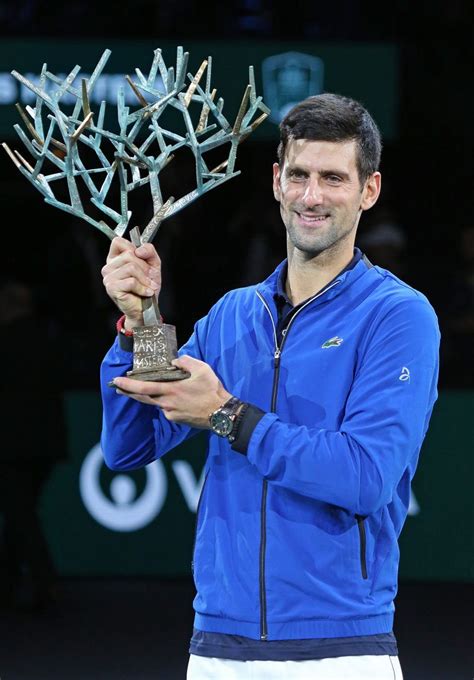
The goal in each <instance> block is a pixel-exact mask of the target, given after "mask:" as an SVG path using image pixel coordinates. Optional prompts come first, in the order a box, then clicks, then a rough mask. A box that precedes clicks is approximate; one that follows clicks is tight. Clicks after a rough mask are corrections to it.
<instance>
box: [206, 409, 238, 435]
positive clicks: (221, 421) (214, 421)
mask: <svg viewBox="0 0 474 680" xmlns="http://www.w3.org/2000/svg"><path fill="white" fill-rule="evenodd" d="M232 424H233V423H232V420H231V418H230V417H229V415H228V414H227V413H222V412H217V413H213V414H212V416H211V428H212V431H213V432H215V433H216V434H218V435H219V436H220V437H227V435H228V434H230V433H231V432H232Z"/></svg>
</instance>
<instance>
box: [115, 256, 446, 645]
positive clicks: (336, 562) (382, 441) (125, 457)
mask: <svg viewBox="0 0 474 680" xmlns="http://www.w3.org/2000/svg"><path fill="white" fill-rule="evenodd" d="M282 266H283V263H282V265H280V266H279V267H278V268H277V270H276V271H275V272H274V273H273V274H272V275H271V276H270V277H269V278H268V279H267V280H266V281H265V282H264V283H263V284H261V285H258V286H250V287H248V288H242V289H238V290H233V291H231V292H229V293H228V294H226V295H225V296H224V297H223V298H222V299H221V300H219V301H218V302H217V303H216V305H215V306H214V307H213V308H212V309H211V310H210V312H209V314H208V315H207V316H206V317H204V318H203V319H201V320H200V321H198V322H197V324H196V326H195V330H194V333H193V335H192V337H191V338H190V340H189V341H188V342H187V344H186V345H185V346H184V347H182V348H181V350H180V354H189V355H191V356H194V357H196V358H197V359H201V360H202V361H205V362H207V363H208V364H209V365H210V366H211V367H212V368H213V370H214V371H215V373H216V374H217V375H218V376H219V378H220V379H221V381H222V383H223V384H224V386H225V388H226V389H227V390H228V391H229V392H231V393H232V394H233V395H235V396H237V397H239V398H240V399H242V400H243V401H246V402H249V403H251V404H254V405H255V406H257V407H259V408H260V409H263V410H264V411H265V412H266V413H265V415H264V416H263V418H261V420H260V421H259V422H258V424H257V426H256V427H255V429H254V431H253V433H252V435H251V438H250V442H249V445H248V450H247V455H243V454H241V453H238V452H236V451H234V450H233V449H232V448H231V447H230V444H229V443H228V441H227V440H226V439H224V438H221V437H218V436H216V435H214V434H211V435H210V436H209V454H208V457H207V461H206V468H207V474H206V481H205V483H204V487H203V491H202V494H201V499H200V503H199V508H198V519H197V533H196V544H195V554H194V578H195V583H196V588H197V595H196V598H195V601H194V607H195V611H196V616H195V627H196V628H198V629H200V630H203V631H209V632H217V633H219V632H221V633H229V634H236V635H243V636H246V637H250V638H254V639H263V640H266V639H267V640H285V639H305V638H319V637H329V638H330V637H346V636H347V637H349V636H359V635H371V634H376V633H385V632H389V631H391V630H392V623H393V612H394V605H393V600H394V596H395V594H396V590H397V572H398V561H399V550H398V543H397V538H398V536H399V534H400V531H401V529H402V526H403V523H404V521H405V518H406V515H407V509H408V504H409V498H410V482H411V479H412V477H413V475H414V473H415V469H416V465H417V462H418V456H419V452H420V447H421V444H422V442H423V438H424V436H425V434H426V431H427V428H428V422H429V418H430V415H431V411H432V408H433V404H434V402H435V400H436V396H437V392H436V383H437V376H438V350H439V331H438V324H437V320H436V316H435V313H434V311H433V309H432V307H431V306H430V304H429V302H428V301H427V299H426V298H425V297H424V296H423V295H422V294H421V293H419V292H418V291H416V290H414V289H413V288H410V287H409V286H408V285H406V284H405V283H403V282H401V281H400V280H399V279H397V278H396V277H395V276H394V275H392V274H391V273H389V272H388V271H386V270H384V269H381V268H379V267H368V266H367V264H366V263H365V262H364V260H360V261H359V262H358V263H357V264H356V265H355V267H354V268H353V269H350V270H348V271H345V272H344V273H343V274H341V275H340V276H339V277H337V279H335V280H334V281H332V282H331V284H329V285H328V286H327V287H326V288H325V289H324V290H323V291H322V292H320V293H318V294H317V295H315V296H313V297H312V298H310V300H308V301H307V302H306V303H305V304H303V305H302V306H301V308H300V309H299V311H298V312H297V313H296V314H295V316H294V317H293V318H292V321H291V322H290V325H289V327H288V329H287V332H286V334H285V335H284V338H283V341H282V344H281V346H280V347H278V346H277V345H276V338H277V336H276V308H275V302H274V293H275V291H276V282H277V278H278V275H279V272H280V270H281V267H282ZM131 356H132V355H131V353H129V352H126V351H124V350H123V349H121V348H120V347H119V344H118V342H117V341H116V342H115V343H114V345H113V346H112V348H111V349H110V351H109V352H108V354H107V356H106V357H105V359H104V362H103V365H102V384H103V388H102V395H103V431H102V449H103V452H104V457H105V460H106V463H107V465H108V466H109V467H110V468H112V469H114V470H129V469H133V468H138V467H141V466H144V465H146V464H148V463H150V462H151V461H153V460H154V459H155V458H157V457H160V456H162V455H163V454H165V453H166V452H167V451H169V450H170V449H172V448H173V447H175V446H176V445H177V444H179V443H180V442H182V441H183V440H184V439H185V438H188V437H190V436H192V435H193V434H195V433H196V432H197V430H194V429H191V428H189V427H187V426H184V425H177V424H174V423H171V422H169V421H167V420H166V418H164V416H163V415H162V413H161V412H160V410H159V409H158V408H156V407H152V406H148V405H144V404H140V403H139V402H137V401H135V400H133V399H129V398H128V397H125V396H120V395H117V394H116V393H115V391H114V390H112V389H110V387H107V381H109V380H111V379H112V378H113V377H115V376H117V375H122V374H124V373H125V372H126V371H127V370H129V369H130V368H131Z"/></svg>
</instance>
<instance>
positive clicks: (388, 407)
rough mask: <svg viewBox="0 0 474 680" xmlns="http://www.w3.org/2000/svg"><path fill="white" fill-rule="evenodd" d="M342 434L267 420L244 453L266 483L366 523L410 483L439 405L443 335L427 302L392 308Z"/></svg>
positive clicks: (367, 356) (365, 361)
mask: <svg viewBox="0 0 474 680" xmlns="http://www.w3.org/2000/svg"><path fill="white" fill-rule="evenodd" d="M360 351H361V353H360V356H359V361H358V366H357V368H356V370H355V375H354V381H353V384H352V388H351V390H350V393H349V395H348V398H347V401H346V406H345V411H344V416H343V419H342V422H341V425H340V427H339V429H338V430H337V431H331V430H327V429H316V428H310V427H306V426H300V425H292V424H288V423H285V422H282V421H281V420H280V419H279V418H278V416H277V415H276V414H273V413H267V414H265V416H264V417H263V418H262V419H261V420H260V421H259V422H258V424H257V426H256V427H255V430H254V431H253V434H252V436H251V438H250V442H249V446H248V449H247V456H248V459H249V461H250V462H251V463H252V464H253V465H255V466H256V467H257V468H258V470H259V472H260V473H261V474H262V475H263V476H264V477H265V478H267V479H268V480H269V481H271V482H273V483H275V484H279V485H282V486H284V487H286V488H288V489H291V490H293V491H295V492H297V493H300V494H303V495H305V496H309V497H312V498H316V499H318V500H321V501H325V502H328V503H331V504H334V505H338V506H340V507H342V508H345V509H347V510H348V511H350V512H352V513H354V514H360V515H363V516H366V515H369V514H371V513H373V512H376V511H377V510H378V509H379V508H381V507H382V506H384V505H386V504H387V503H389V502H390V501H391V499H392V496H393V494H394V492H395V489H396V487H397V485H398V483H399V481H400V480H401V478H402V476H403V474H404V473H405V471H406V470H407V468H409V470H410V477H412V476H413V474H414V471H415V468H416V464H417V461H418V455H419V451H420V448H421V444H422V442H423V438H424V436H425V434H426V431H427V428H428V422H429V418H430V415H431V412H432V409H433V405H434V402H435V400H436V397H437V391H436V384H437V377H438V355H439V330H438V324H437V320H436V316H435V314H434V312H433V310H432V308H431V306H430V305H429V303H428V302H427V301H426V299H425V298H422V297H421V296H420V297H417V298H413V299H409V300H404V301H402V302H399V303H398V304H397V305H396V306H392V308H391V309H390V311H389V312H388V313H385V316H383V318H381V319H380V320H379V321H378V323H377V325H376V328H375V330H374V331H373V333H372V336H371V338H370V339H366V341H365V347H363V348H361V350H360Z"/></svg>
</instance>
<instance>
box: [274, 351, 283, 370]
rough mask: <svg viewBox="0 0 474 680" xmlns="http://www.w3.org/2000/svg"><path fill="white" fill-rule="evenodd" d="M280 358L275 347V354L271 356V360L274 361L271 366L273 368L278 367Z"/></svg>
mask: <svg viewBox="0 0 474 680" xmlns="http://www.w3.org/2000/svg"><path fill="white" fill-rule="evenodd" d="M280 356H281V350H280V348H279V347H277V348H276V350H275V354H274V355H273V359H274V364H273V366H274V368H278V366H279V365H280Z"/></svg>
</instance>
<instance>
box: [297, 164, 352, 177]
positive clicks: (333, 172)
mask: <svg viewBox="0 0 474 680" xmlns="http://www.w3.org/2000/svg"><path fill="white" fill-rule="evenodd" d="M291 172H301V173H304V174H305V175H308V174H309V171H308V170H307V169H306V168H303V167H302V166H301V165H291V164H287V165H286V168H285V173H286V174H289V173H291ZM319 174H320V175H321V176H322V177H327V176H328V175H337V176H338V177H341V178H342V179H350V175H349V173H347V172H344V171H343V170H329V169H328V170H321V171H320V172H319Z"/></svg>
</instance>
